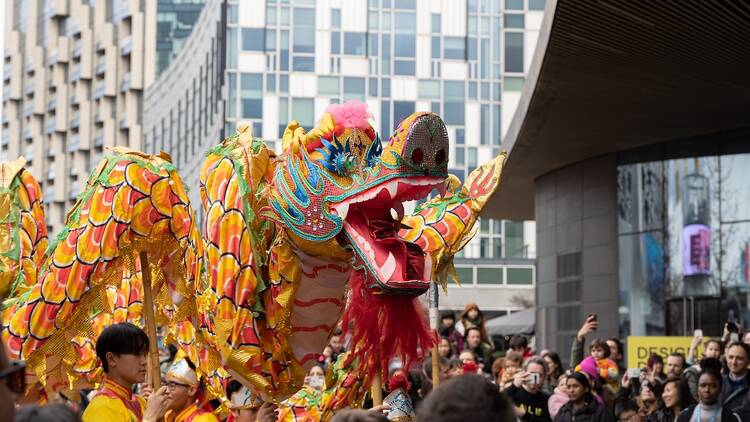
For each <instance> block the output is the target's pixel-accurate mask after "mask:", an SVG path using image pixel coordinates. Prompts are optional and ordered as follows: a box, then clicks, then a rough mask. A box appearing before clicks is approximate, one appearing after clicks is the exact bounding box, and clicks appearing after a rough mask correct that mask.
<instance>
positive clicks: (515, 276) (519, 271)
mask: <svg viewBox="0 0 750 422" xmlns="http://www.w3.org/2000/svg"><path fill="white" fill-rule="evenodd" d="M507 272H508V273H507V275H508V284H525V285H532V284H534V270H533V269H531V268H508V269H507Z"/></svg>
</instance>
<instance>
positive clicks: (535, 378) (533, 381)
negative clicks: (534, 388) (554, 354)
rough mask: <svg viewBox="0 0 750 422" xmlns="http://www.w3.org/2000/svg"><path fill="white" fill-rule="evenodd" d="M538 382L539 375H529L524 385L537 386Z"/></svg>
mask: <svg viewBox="0 0 750 422" xmlns="http://www.w3.org/2000/svg"><path fill="white" fill-rule="evenodd" d="M539 381H540V378H539V374H537V373H532V374H529V378H528V380H527V381H526V383H527V384H529V385H537V384H539Z"/></svg>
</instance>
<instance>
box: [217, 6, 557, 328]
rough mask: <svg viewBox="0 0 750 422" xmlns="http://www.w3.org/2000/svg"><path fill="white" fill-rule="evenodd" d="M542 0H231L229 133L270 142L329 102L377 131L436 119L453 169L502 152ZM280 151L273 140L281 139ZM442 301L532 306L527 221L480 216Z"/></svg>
mask: <svg viewBox="0 0 750 422" xmlns="http://www.w3.org/2000/svg"><path fill="white" fill-rule="evenodd" d="M543 6H544V1H538V0H504V1H500V0H492V1H489V0H468V1H465V0H429V1H428V0H368V1H365V0H355V1H349V0H346V1H345V0H318V1H313V0H295V1H282V0H278V1H275V0H243V1H232V0H230V1H229V11H228V19H229V42H228V45H229V47H228V55H227V58H228V63H227V93H228V94H227V128H228V130H229V129H230V128H231V129H232V130H233V129H234V127H236V124H237V123H238V122H241V121H245V122H250V123H251V124H252V125H253V129H254V133H255V134H256V135H260V136H262V137H263V138H264V139H266V140H271V141H273V140H278V139H279V138H280V136H281V134H282V132H283V130H284V128H285V127H286V123H287V122H288V121H289V120H290V119H292V118H294V119H296V120H298V121H300V122H301V123H302V124H303V125H304V126H306V127H311V126H312V125H313V124H314V123H315V119H316V118H317V116H320V115H322V113H323V111H324V110H325V107H326V106H327V105H328V104H330V103H332V102H344V101H347V100H349V99H357V100H361V101H365V102H367V103H368V104H369V106H370V110H371V111H372V113H373V115H374V120H375V122H377V124H379V127H378V128H377V129H379V131H380V133H381V137H383V138H384V139H386V138H387V137H388V136H390V133H391V131H392V130H393V128H394V127H395V125H396V123H397V122H398V121H399V120H400V119H402V118H404V117H405V116H407V115H409V114H410V113H412V112H413V111H415V110H432V111H434V112H436V113H438V114H440V115H441V116H443V118H444V120H445V122H446V124H447V127H448V132H449V136H450V138H451V140H452V148H451V151H450V164H449V165H450V168H451V172H453V173H454V174H456V175H457V176H458V177H459V178H461V179H464V178H465V176H466V174H468V172H470V171H471V170H473V169H474V168H475V167H476V166H477V165H478V164H479V163H482V162H484V161H486V160H489V159H490V158H491V157H492V156H494V155H495V154H496V153H498V152H499V151H500V148H499V146H500V142H501V140H502V137H503V133H504V131H505V130H506V129H507V127H508V125H509V123H510V117H511V116H512V115H513V111H514V109H515V107H516V104H517V102H518V99H519V97H520V90H521V87H522V86H523V82H524V75H525V71H526V69H527V68H528V65H529V63H530V58H531V53H532V51H533V49H534V46H535V44H536V38H537V33H538V30H539V27H540V25H541V18H542V9H543ZM277 147H278V145H277ZM480 226H481V227H480V230H479V232H478V234H477V236H476V238H475V239H474V240H473V241H472V242H471V244H470V245H469V246H468V247H467V249H466V251H465V252H464V253H463V255H462V257H460V258H459V259H457V260H456V266H457V269H458V273H459V275H460V277H461V279H462V281H463V286H462V287H457V286H452V287H451V288H450V290H449V293H448V295H445V296H442V297H441V308H444V309H456V310H458V309H463V306H464V305H465V304H466V303H467V302H477V303H478V304H479V306H480V308H482V309H484V310H486V311H488V313H489V314H490V315H498V314H505V313H508V312H510V311H512V310H518V309H523V308H525V307H528V306H530V305H532V304H533V289H534V287H533V286H534V283H535V269H534V260H533V258H534V254H535V242H534V236H533V233H534V225H533V222H522V221H521V222H513V221H503V220H489V219H486V220H483V221H482V222H481V224H480Z"/></svg>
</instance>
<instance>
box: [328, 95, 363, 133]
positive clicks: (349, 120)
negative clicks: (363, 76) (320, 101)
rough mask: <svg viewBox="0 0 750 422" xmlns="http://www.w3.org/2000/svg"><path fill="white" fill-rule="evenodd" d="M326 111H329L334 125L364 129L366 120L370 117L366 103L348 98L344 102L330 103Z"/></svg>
mask: <svg viewBox="0 0 750 422" xmlns="http://www.w3.org/2000/svg"><path fill="white" fill-rule="evenodd" d="M326 112H327V113H331V116H333V121H334V123H335V124H336V126H343V127H346V128H357V129H362V130H365V129H367V128H368V126H369V124H368V122H367V120H368V119H371V118H372V113H370V111H369V110H368V109H367V104H365V103H363V102H361V101H355V100H349V101H347V102H345V103H344V104H331V105H329V106H328V108H326Z"/></svg>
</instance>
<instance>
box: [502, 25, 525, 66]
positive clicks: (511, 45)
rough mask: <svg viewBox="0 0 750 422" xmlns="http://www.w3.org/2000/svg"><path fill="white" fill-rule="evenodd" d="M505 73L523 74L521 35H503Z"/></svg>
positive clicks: (508, 33)
mask: <svg viewBox="0 0 750 422" xmlns="http://www.w3.org/2000/svg"><path fill="white" fill-rule="evenodd" d="M505 71H506V72H523V34H522V33H518V32H506V33H505Z"/></svg>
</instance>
